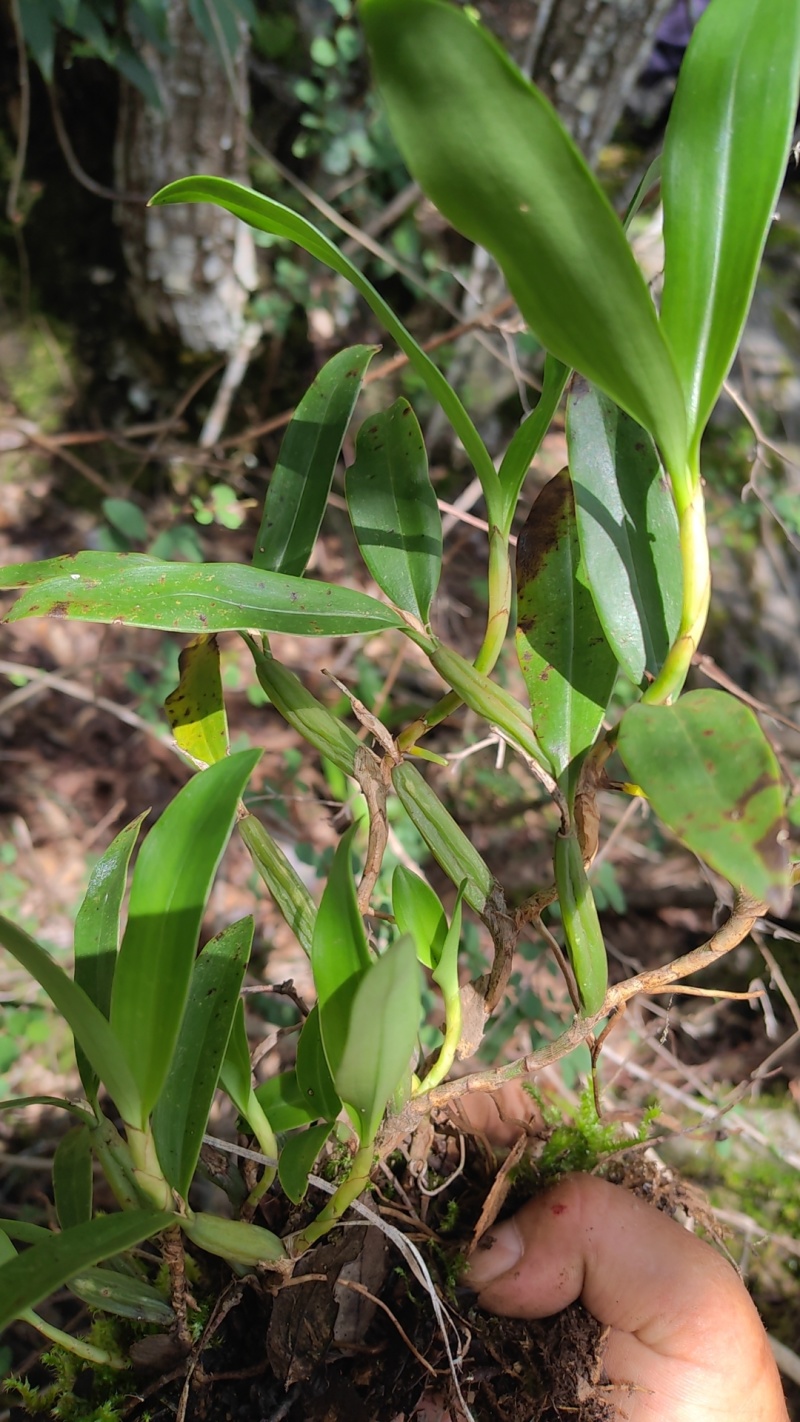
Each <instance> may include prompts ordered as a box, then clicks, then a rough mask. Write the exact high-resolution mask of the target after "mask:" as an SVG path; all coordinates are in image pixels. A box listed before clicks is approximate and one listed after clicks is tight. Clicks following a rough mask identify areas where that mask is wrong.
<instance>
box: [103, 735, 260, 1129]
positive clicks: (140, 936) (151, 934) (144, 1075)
mask: <svg viewBox="0 0 800 1422" xmlns="http://www.w3.org/2000/svg"><path fill="white" fill-rule="evenodd" d="M260 755H261V752H260V751H240V752H239V753H238V754H237V755H232V756H229V757H228V758H227V759H225V760H221V761H218V762H217V764H216V765H212V766H210V767H209V769H208V770H203V771H201V772H200V773H199V774H197V775H195V776H194V778H193V779H192V780H190V781H189V783H188V785H184V787H183V789H182V790H180V791H179V792H178V794H177V795H176V796H175V799H174V800H173V801H172V802H171V804H169V805H168V806H167V808H166V810H165V811H164V813H163V815H162V816H161V818H160V819H159V820H158V821H157V822H156V824H155V825H154V826H153V828H152V830H151V831H150V833H149V834H148V836H147V838H146V840H145V841H144V844H143V845H142V848H141V850H140V851H139V857H138V860H137V862H136V868H135V870H134V874H133V882H132V884H131V896H130V904H129V908H128V925H127V928H126V929H125V936H124V938H123V940H122V946H121V948H120V950H119V956H118V958H117V967H116V972H115V974H114V987H113V991H112V994H111V1025H112V1028H113V1031H114V1034H115V1036H116V1037H117V1038H118V1040H119V1042H120V1045H121V1047H122V1050H123V1052H124V1053H125V1054H126V1056H127V1057H128V1058H129V1059H130V1061H131V1064H132V1067H133V1071H134V1074H135V1077H136V1081H137V1084H138V1087H139V1091H140V1094H141V1101H142V1110H141V1116H140V1119H139V1120H134V1121H132V1122H131V1124H132V1125H137V1126H139V1127H141V1128H142V1129H143V1128H144V1126H145V1124H146V1121H147V1117H148V1116H149V1114H150V1112H151V1111H152V1109H153V1107H154V1106H155V1104H156V1101H157V1100H158V1097H159V1095H160V1094H161V1090H162V1088H163V1085H164V1082H165V1080H166V1077H167V1072H168V1070H169V1065H170V1062H171V1060H172V1055H173V1052H174V1050H175V1044H176V1042H177V1040H178V1032H179V1031H180V1026H181V1020H182V1018H183V1012H184V1007H185V1005H186V998H187V994H188V991H189V981H190V978H191V974H192V965H193V963H194V955H195V950H196V948H197V939H198V935H199V932H200V924H201V922H202V919H203V914H204V912H205V906H206V900H207V898H208V894H209V892H210V889H211V885H212V882H213V879H214V875H215V874H216V872H217V866H218V864H219V861H220V859H221V857H222V852H223V850H224V848H225V845H226V844H227V842H228V837H229V835H230V832H231V829H232V826H233V822H234V819H235V816H236V807H237V804H238V801H239V797H240V795H241V794H242V792H243V790H244V787H245V785H246V784H247V781H248V779H249V777H250V774H251V772H252V770H253V768H254V766H255V765H256V762H257V761H258V759H259V757H260ZM117 1104H118V1105H119V1103H117ZM123 1115H124V1113H123ZM125 1119H126V1120H127V1119H128V1118H125Z"/></svg>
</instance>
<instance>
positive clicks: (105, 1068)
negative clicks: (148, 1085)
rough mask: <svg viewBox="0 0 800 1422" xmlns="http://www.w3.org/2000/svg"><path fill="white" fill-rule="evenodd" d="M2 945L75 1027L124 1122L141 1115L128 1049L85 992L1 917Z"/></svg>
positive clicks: (13, 925) (138, 1093)
mask: <svg viewBox="0 0 800 1422" xmlns="http://www.w3.org/2000/svg"><path fill="white" fill-rule="evenodd" d="M0 943H2V945H3V947H4V948H7V949H8V951H9V953H11V954H13V956H14V957H15V958H16V959H17V962H18V963H21V964H22V966H23V968H24V969H25V971H26V972H28V973H30V975H31V977H32V978H35V979H36V981H37V982H38V983H39V984H40V986H41V987H43V988H44V990H45V992H46V993H47V996H48V997H49V998H50V1001H51V1002H52V1004H53V1006H54V1007H55V1008H56V1010H57V1011H58V1012H59V1013H60V1014H61V1016H62V1017H63V1018H64V1021H65V1022H66V1023H67V1024H68V1025H69V1027H70V1030H71V1031H72V1034H73V1036H74V1038H75V1041H76V1042H79V1043H80V1045H81V1047H82V1048H83V1051H84V1053H85V1055H86V1058H87V1061H88V1062H89V1065H90V1066H91V1067H92V1069H93V1070H94V1071H95V1072H96V1073H97V1076H98V1078H99V1079H100V1081H102V1082H103V1085H104V1086H105V1087H106V1089H107V1091H108V1092H109V1094H110V1095H111V1096H112V1097H113V1099H114V1103H115V1105H116V1107H117V1110H118V1111H119V1113H120V1115H121V1116H122V1118H123V1120H126V1121H135V1120H136V1119H137V1118H138V1117H139V1116H140V1115H141V1093H140V1091H139V1087H138V1085H137V1082H136V1078H135V1075H134V1071H133V1065H132V1063H130V1062H129V1061H128V1058H127V1050H126V1048H125V1047H124V1046H123V1044H122V1042H121V1040H120V1038H119V1037H118V1035H117V1034H116V1032H114V1031H113V1030H112V1028H111V1027H110V1026H109V1023H108V1021H107V1020H106V1018H105V1017H104V1016H103V1014H102V1012H101V1011H100V1010H99V1008H97V1007H95V1005H94V1003H93V1002H92V1000H91V998H90V997H89V995H88V994H87V993H86V992H84V990H83V988H82V987H79V985H78V984H77V983H75V982H73V981H72V978H70V977H69V976H68V975H67V974H66V973H65V972H64V969H63V968H61V967H59V965H58V963H55V962H54V961H53V959H52V958H51V957H50V954H49V953H46V952H45V950H44V948H42V947H41V946H40V944H38V943H37V942H36V941H35V940H34V939H33V938H31V937H30V936H29V935H28V934H27V933H25V932H23V930H22V929H21V928H18V927H17V926H16V924H14V923H11V922H9V920H8V919H6V918H3V917H2V916H0Z"/></svg>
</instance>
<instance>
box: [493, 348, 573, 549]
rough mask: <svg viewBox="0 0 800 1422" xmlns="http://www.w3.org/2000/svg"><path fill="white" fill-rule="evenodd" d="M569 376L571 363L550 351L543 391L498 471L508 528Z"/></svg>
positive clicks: (509, 447) (504, 456)
mask: <svg viewBox="0 0 800 1422" xmlns="http://www.w3.org/2000/svg"><path fill="white" fill-rule="evenodd" d="M568 380H569V366H566V365H562V363H561V361H560V360H556V358H555V356H552V355H550V353H549V352H548V354H547V355H546V357H545V362H544V377H543V380H542V393H541V395H540V396H539V399H538V400H537V402H536V408H535V409H534V410H531V413H530V414H529V415H528V416H527V417H526V418H525V419H524V420H523V421H522V424H521V425H520V427H519V429H518V430H517V431H516V434H515V435H514V438H513V439H512V441H511V443H510V445H509V446H508V449H507V450H506V452H505V454H504V455H503V462H502V464H501V465H500V470H499V473H498V478H499V480H500V484H501V487H502V490H503V498H504V500H505V508H506V531H507V529H509V528H510V527H511V522H512V519H513V517H514V513H515V510H516V507H517V500H518V498H519V495H520V490H521V488H522V485H523V483H524V481H525V475H526V474H527V472H528V470H529V469H530V467H531V464H532V463H533V460H534V459H535V458H536V454H537V452H538V450H539V448H540V446H541V443H542V440H543V439H544V437H545V435H546V434H547V431H548V430H549V428H550V426H551V424H552V422H553V416H554V414H555V412H556V410H557V409H558V406H559V402H560V400H561V396H562V395H563V393H564V387H565V385H566V383H567V381H568Z"/></svg>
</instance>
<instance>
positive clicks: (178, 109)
mask: <svg viewBox="0 0 800 1422" xmlns="http://www.w3.org/2000/svg"><path fill="white" fill-rule="evenodd" d="M168 27H169V41H170V47H169V52H168V53H167V54H159V53H158V52H156V51H155V50H153V49H152V48H149V47H148V48H147V50H146V51H143V52H142V55H141V57H142V59H143V60H144V62H145V63H146V64H147V67H148V68H149V70H150V72H151V73H152V74H153V76H154V78H155V81H156V84H157V86H158V90H159V94H160V96H161V103H162V107H161V109H160V110H158V109H155V108H153V107H152V106H151V105H148V104H147V103H146V102H145V100H144V98H143V97H142V95H141V94H140V93H139V91H138V90H137V89H134V88H132V87H131V86H130V85H128V84H124V85H123V90H122V97H121V105H120V117H119V126H118V132H117V147H116V169H117V184H118V186H119V187H120V188H121V189H123V190H125V191H131V192H151V193H152V192H155V191H156V190H157V189H158V188H160V187H163V185H164V184H165V183H168V182H171V181H172V180H173V179H174V178H182V177H186V176H189V175H191V174H193V173H213V174H215V175H218V176H220V177H228V178H234V179H236V180H238V181H239V182H247V153H246V132H247V120H246V115H247V112H248V108H249V101H248V89H247V67H246V55H247V46H246V36H245V32H244V29H243V30H242V35H241V42H240V44H239V47H238V49H237V51H236V53H235V54H234V55H233V56H231V57H230V59H229V61H228V62H226V63H225V64H224V65H223V63H222V62H221V60H220V59H219V58H218V56H217V55H216V54H215V53H213V52H212V51H211V49H210V48H209V45H208V44H207V42H206V41H205V39H204V38H203V36H202V35H201V34H200V32H199V30H198V29H197V26H196V25H195V23H194V21H193V20H192V18H191V15H190V13H189V6H188V3H187V0H169V3H168ZM117 217H118V222H119V225H120V228H121V231H122V245H123V250H124V253H125V259H126V262H127V264H128V269H129V272H130V290H131V295H132V299H133V302H134V305H135V307H136V309H137V312H138V314H139V316H140V318H141V319H142V321H143V322H144V324H145V325H146V326H147V328H148V329H149V330H151V331H153V332H161V331H164V330H166V331H168V332H171V333H172V334H174V335H176V336H177V337H178V338H179V340H180V341H181V343H182V344H183V346H184V347H186V348H188V349H189V350H193V351H198V352H204V351H230V350H232V349H233V348H234V347H235V346H236V345H237V343H238V341H239V340H240V338H241V334H242V330H243V327H244V310H245V304H246V301H247V297H248V294H249V292H250V291H251V290H252V289H253V288H254V286H255V248H254V244H253V239H252V234H251V232H250V230H249V228H246V227H245V226H244V225H243V224H242V223H240V222H238V221H237V220H236V218H234V217H231V216H230V215H229V214H228V213H226V212H222V211H221V210H220V209H219V208H215V207H212V206H210V205H209V204H206V203H201V204H196V205H195V204H187V205H185V206H184V205H181V206H176V207H158V208H144V207H142V208H139V207H136V206H133V205H128V204H126V205H124V206H122V205H120V208H119V210H118V214H117Z"/></svg>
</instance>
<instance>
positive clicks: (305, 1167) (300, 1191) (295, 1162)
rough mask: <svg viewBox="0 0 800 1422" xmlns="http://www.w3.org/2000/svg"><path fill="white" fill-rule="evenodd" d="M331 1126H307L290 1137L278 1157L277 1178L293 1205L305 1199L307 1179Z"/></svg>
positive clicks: (329, 1124)
mask: <svg viewBox="0 0 800 1422" xmlns="http://www.w3.org/2000/svg"><path fill="white" fill-rule="evenodd" d="M332 1130H333V1126H332V1125H331V1123H330V1122H329V1121H326V1122H325V1124H324V1125H322V1126H309V1127H308V1129H307V1130H305V1131H299V1132H298V1134H297V1135H296V1136H290V1138H289V1140H288V1141H287V1142H286V1144H285V1145H284V1147H283V1150H282V1151H281V1153H280V1156H279V1157H278V1176H279V1178H280V1182H281V1185H282V1186H283V1189H284V1191H285V1192H286V1194H287V1195H288V1196H289V1199H290V1200H291V1201H292V1203H293V1204H295V1205H299V1204H300V1201H301V1200H303V1199H305V1194H306V1191H307V1189H308V1177H309V1174H310V1172H311V1169H312V1167H313V1165H314V1161H315V1160H316V1158H317V1156H318V1155H319V1153H320V1151H321V1150H322V1147H323V1146H324V1144H325V1142H326V1140H327V1139H328V1136H329V1135H330V1133H331V1131H332Z"/></svg>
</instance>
